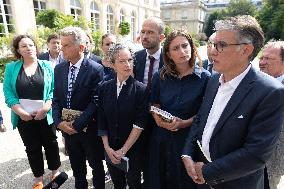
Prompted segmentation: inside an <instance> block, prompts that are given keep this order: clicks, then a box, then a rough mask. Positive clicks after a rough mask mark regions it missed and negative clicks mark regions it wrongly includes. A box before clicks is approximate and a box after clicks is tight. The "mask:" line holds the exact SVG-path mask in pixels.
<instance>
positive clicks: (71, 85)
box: [67, 66, 76, 109]
mask: <svg viewBox="0 0 284 189" xmlns="http://www.w3.org/2000/svg"><path fill="white" fill-rule="evenodd" d="M75 69H76V67H75V66H71V67H70V72H71V75H70V83H69V85H68V92H67V108H68V109H70V108H71V97H72V91H73V87H74V83H75Z"/></svg>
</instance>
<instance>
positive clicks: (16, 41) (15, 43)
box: [12, 34, 38, 59]
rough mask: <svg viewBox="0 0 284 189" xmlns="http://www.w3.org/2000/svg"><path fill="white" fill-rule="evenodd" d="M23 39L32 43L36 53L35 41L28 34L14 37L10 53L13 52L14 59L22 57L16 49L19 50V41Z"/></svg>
mask: <svg viewBox="0 0 284 189" xmlns="http://www.w3.org/2000/svg"><path fill="white" fill-rule="evenodd" d="M24 38H29V39H31V40H32V41H33V43H34V45H35V47H36V51H37V46H36V43H35V40H34V38H33V37H32V36H31V35H28V34H23V35H17V36H15V37H14V39H13V42H12V52H13V54H14V56H15V58H16V59H20V58H21V57H22V55H21V54H20V53H19V52H18V49H19V43H20V41H21V40H22V39H24ZM37 54H38V52H37Z"/></svg>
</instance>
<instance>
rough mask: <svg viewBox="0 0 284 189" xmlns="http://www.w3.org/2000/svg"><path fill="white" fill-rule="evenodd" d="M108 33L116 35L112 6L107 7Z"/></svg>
mask: <svg viewBox="0 0 284 189" xmlns="http://www.w3.org/2000/svg"><path fill="white" fill-rule="evenodd" d="M107 33H114V19H113V10H112V8H111V6H109V5H108V6H107Z"/></svg>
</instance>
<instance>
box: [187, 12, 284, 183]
mask: <svg viewBox="0 0 284 189" xmlns="http://www.w3.org/2000/svg"><path fill="white" fill-rule="evenodd" d="M215 29H216V37H215V39H214V43H213V44H212V49H211V53H212V59H213V68H214V69H215V70H216V71H217V72H219V73H220V74H215V75H213V76H212V78H211V79H210V80H209V81H208V85H207V89H206V92H205V96H204V99H203V103H202V105H201V108H200V110H199V113H198V115H197V117H196V119H195V121H194V123H193V125H192V128H191V131H190V135H189V137H188V139H187V141H186V144H185V147H184V151H183V154H184V155H183V156H182V160H183V162H184V165H185V168H186V170H187V173H188V175H189V176H190V177H191V178H192V179H193V181H194V182H195V183H197V184H199V185H198V188H209V186H211V187H213V188H215V189H227V188H230V189H240V188H245V189H263V188H264V180H263V178H264V176H263V175H264V167H265V163H266V162H267V161H268V159H269V157H270V156H271V154H272V151H273V149H274V146H275V144H276V141H277V138H278V137H279V134H280V130H281V125H282V122H283V111H284V98H283V96H284V87H283V86H282V85H281V83H279V82H277V81H276V80H275V79H274V78H272V77H270V76H268V75H266V74H263V73H261V72H259V71H256V70H255V69H254V68H252V66H251V64H250V61H251V60H252V59H254V58H255V56H256V55H257V53H258V52H259V50H260V49H261V47H262V45H263V42H264V35H263V32H262V29H261V28H260V26H259V24H258V23H257V21H256V20H255V19H254V18H253V17H251V16H248V15H243V16H237V17H232V18H228V19H225V20H221V21H217V22H216V23H215ZM198 141H199V142H200V145H198V143H199V142H198ZM199 146H200V147H199ZM200 149H202V150H200ZM202 151H203V153H202ZM203 154H204V155H203ZM205 157H206V158H205ZM205 183H206V184H207V185H205Z"/></svg>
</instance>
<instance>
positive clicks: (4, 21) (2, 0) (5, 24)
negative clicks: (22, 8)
mask: <svg viewBox="0 0 284 189" xmlns="http://www.w3.org/2000/svg"><path fill="white" fill-rule="evenodd" d="M13 31H14V25H13V24H12V9H11V3H10V0H0V36H3V35H7V34H8V33H10V32H13Z"/></svg>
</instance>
